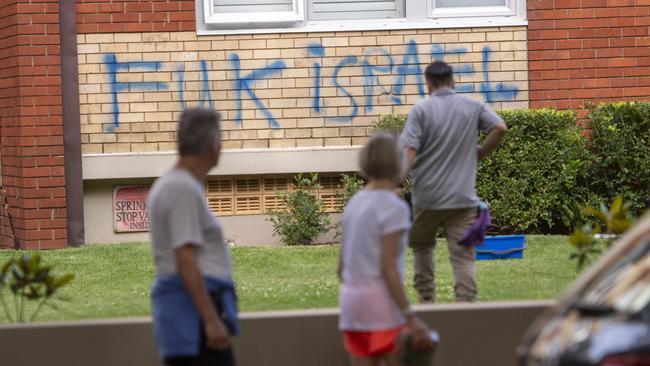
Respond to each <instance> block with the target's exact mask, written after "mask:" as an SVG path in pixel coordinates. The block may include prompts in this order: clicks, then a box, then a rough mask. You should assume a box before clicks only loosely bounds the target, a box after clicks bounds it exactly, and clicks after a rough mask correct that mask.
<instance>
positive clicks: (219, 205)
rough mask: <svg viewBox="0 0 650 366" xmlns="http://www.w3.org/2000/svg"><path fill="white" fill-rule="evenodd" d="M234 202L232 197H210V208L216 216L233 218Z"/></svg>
mask: <svg viewBox="0 0 650 366" xmlns="http://www.w3.org/2000/svg"><path fill="white" fill-rule="evenodd" d="M232 201H233V198H232V197H209V198H208V207H210V211H212V213H214V214H215V215H219V216H232V215H234V214H235V212H234V210H233V208H234V207H233V203H232Z"/></svg>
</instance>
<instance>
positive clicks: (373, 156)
mask: <svg viewBox="0 0 650 366" xmlns="http://www.w3.org/2000/svg"><path fill="white" fill-rule="evenodd" d="M359 161H360V163H359V165H360V168H361V174H362V175H363V176H364V177H365V178H366V179H390V180H393V181H396V182H397V181H398V180H399V178H401V175H402V164H403V162H402V154H401V151H400V149H399V144H398V143H397V138H396V137H395V135H393V134H389V133H385V132H379V133H377V134H375V135H373V136H372V137H371V138H370V140H369V141H368V143H367V144H366V145H365V146H364V147H363V149H361V153H360V159H359Z"/></svg>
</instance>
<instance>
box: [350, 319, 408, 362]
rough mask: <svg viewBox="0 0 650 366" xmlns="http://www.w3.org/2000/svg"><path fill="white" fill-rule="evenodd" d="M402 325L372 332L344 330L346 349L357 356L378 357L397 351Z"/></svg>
mask: <svg viewBox="0 0 650 366" xmlns="http://www.w3.org/2000/svg"><path fill="white" fill-rule="evenodd" d="M401 331H402V327H401V326H400V327H397V328H392V329H385V330H375V331H371V332H354V331H346V332H343V344H345V349H346V350H347V351H348V352H349V353H350V354H352V355H354V356H357V357H377V356H382V355H386V354H390V353H393V352H395V348H396V343H397V342H396V341H397V336H398V335H399V333H400V332H401Z"/></svg>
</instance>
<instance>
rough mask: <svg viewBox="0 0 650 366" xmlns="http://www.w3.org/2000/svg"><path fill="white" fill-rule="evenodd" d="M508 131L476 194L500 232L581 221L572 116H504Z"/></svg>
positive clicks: (381, 125) (397, 119)
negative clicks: (489, 211) (488, 205)
mask: <svg viewBox="0 0 650 366" xmlns="http://www.w3.org/2000/svg"><path fill="white" fill-rule="evenodd" d="M499 114H500V115H501V116H502V117H503V119H504V120H505V121H506V124H507V125H508V127H509V131H508V134H507V135H506V137H505V138H504V140H503V142H502V144H501V146H500V147H499V148H498V149H497V150H496V151H494V152H492V154H490V155H488V156H487V157H486V158H485V159H484V160H483V161H482V162H481V163H480V164H479V170H478V176H477V191H478V194H479V197H481V199H483V200H485V201H487V202H489V203H490V205H491V207H492V215H493V225H494V227H493V229H494V230H496V231H497V232H499V233H513V232H529V233H536V232H537V233H539V232H542V233H558V232H563V233H566V232H569V230H570V229H571V228H572V227H573V226H575V225H576V223H578V222H580V221H581V219H582V211H581V207H583V206H584V205H585V197H586V189H585V183H584V176H585V172H586V168H587V166H588V164H589V163H588V162H589V159H588V156H589V155H588V151H587V150H586V148H585V138H584V137H583V136H582V134H581V129H580V128H579V127H578V126H577V125H576V117H575V114H574V113H573V112H558V111H556V110H552V109H540V110H517V111H503V112H499ZM405 123H406V116H403V115H398V116H382V117H381V118H380V120H379V121H377V122H376V123H375V126H376V127H377V129H379V130H383V131H394V132H401V130H402V129H403V126H404V124H405Z"/></svg>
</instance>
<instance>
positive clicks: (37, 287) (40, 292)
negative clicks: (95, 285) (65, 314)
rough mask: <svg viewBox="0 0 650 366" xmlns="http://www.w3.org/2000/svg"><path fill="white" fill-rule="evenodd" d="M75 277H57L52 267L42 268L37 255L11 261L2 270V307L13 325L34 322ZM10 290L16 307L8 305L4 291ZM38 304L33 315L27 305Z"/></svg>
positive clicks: (71, 275) (0, 272) (0, 301)
mask: <svg viewBox="0 0 650 366" xmlns="http://www.w3.org/2000/svg"><path fill="white" fill-rule="evenodd" d="M72 279H74V274H66V275H62V276H55V275H53V274H52V267H51V266H45V265H43V264H42V261H41V255H40V254H38V253H34V254H25V255H22V256H20V257H18V258H10V259H8V260H7V261H6V262H5V263H4V264H2V267H0V305H1V306H2V308H3V310H4V315H5V317H6V318H7V320H8V321H10V322H16V323H23V322H25V321H33V320H34V319H35V318H36V316H37V315H38V313H39V311H40V310H41V308H42V307H43V306H44V305H50V306H53V305H52V304H51V301H52V300H55V296H56V295H58V291H59V289H61V288H62V287H64V286H65V285H67V284H68V283H70V281H72ZM4 289H7V290H8V291H9V292H10V294H11V296H12V297H13V301H12V302H13V306H10V305H9V304H7V302H6V301H5V298H4V293H3V290H4ZM29 302H33V303H35V305H34V306H35V309H32V311H31V315H28V314H26V312H27V311H29V310H28V309H27V308H28V303H29Z"/></svg>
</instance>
